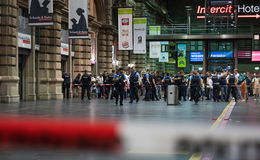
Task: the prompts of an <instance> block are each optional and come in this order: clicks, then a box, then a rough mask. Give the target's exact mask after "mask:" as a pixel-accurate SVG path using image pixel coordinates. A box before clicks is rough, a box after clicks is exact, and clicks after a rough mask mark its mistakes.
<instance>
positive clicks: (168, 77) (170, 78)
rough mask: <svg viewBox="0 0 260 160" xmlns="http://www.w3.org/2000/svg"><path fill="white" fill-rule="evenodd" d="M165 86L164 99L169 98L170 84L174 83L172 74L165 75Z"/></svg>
mask: <svg viewBox="0 0 260 160" xmlns="http://www.w3.org/2000/svg"><path fill="white" fill-rule="evenodd" d="M163 81H164V83H163V87H164V100H165V101H166V100H167V92H168V86H169V85H171V84H172V77H171V76H165V77H164V78H163Z"/></svg>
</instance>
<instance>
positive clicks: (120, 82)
mask: <svg viewBox="0 0 260 160" xmlns="http://www.w3.org/2000/svg"><path fill="white" fill-rule="evenodd" d="M123 72H124V71H123V69H122V68H119V69H118V72H117V73H116V74H115V75H114V87H115V98H116V105H117V104H118V99H119V96H120V106H122V105H123V99H124V87H125V80H126V78H125V75H124V74H123Z"/></svg>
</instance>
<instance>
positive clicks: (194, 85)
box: [189, 71, 202, 105]
mask: <svg viewBox="0 0 260 160" xmlns="http://www.w3.org/2000/svg"><path fill="white" fill-rule="evenodd" d="M201 85H202V79H201V77H200V76H199V75H198V72H197V71H193V75H192V76H191V78H190V84H189V86H190V91H191V99H192V100H194V101H195V104H196V105H197V104H198V102H199V98H200V97H201Z"/></svg>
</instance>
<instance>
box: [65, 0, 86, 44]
mask: <svg viewBox="0 0 260 160" xmlns="http://www.w3.org/2000/svg"><path fill="white" fill-rule="evenodd" d="M69 38H78V39H81V38H83V39H84V38H89V34H88V0H69Z"/></svg>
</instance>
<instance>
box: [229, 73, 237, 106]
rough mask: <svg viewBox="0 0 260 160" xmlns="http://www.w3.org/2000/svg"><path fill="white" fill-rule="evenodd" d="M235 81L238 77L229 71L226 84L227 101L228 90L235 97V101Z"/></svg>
mask: <svg viewBox="0 0 260 160" xmlns="http://www.w3.org/2000/svg"><path fill="white" fill-rule="evenodd" d="M237 82H238V79H237V77H236V75H235V74H234V73H231V74H230V75H228V76H227V85H228V91H227V97H226V102H228V101H229V96H230V92H231V93H232V96H233V97H234V98H235V101H236V102H237V86H236V85H237Z"/></svg>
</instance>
